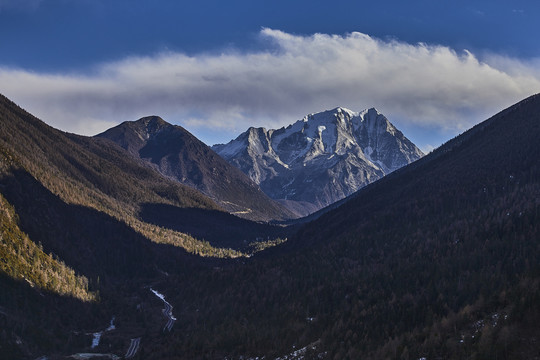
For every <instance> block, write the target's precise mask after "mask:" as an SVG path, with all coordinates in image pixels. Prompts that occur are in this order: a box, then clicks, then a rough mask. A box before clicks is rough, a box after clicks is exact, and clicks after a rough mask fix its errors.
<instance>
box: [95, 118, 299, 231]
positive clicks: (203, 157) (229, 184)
mask: <svg viewBox="0 0 540 360" xmlns="http://www.w3.org/2000/svg"><path fill="white" fill-rule="evenodd" d="M96 137H100V138H106V139H109V140H112V141H114V142H115V143H117V144H118V145H120V146H121V147H123V148H124V149H126V150H127V151H128V152H129V153H130V154H131V155H133V156H135V157H136V158H140V159H143V160H145V162H146V163H148V164H151V165H152V166H153V167H154V168H156V169H157V170H159V171H160V172H161V173H162V174H163V175H165V176H169V177H171V178H173V179H176V180H177V181H179V182H180V183H182V184H185V185H188V186H191V187H193V188H195V189H198V190H200V191H202V192H203V193H205V194H206V195H208V196H210V197H211V198H212V199H213V200H214V201H216V202H217V203H219V204H220V205H221V206H222V207H223V208H224V209H226V210H228V211H230V212H232V213H233V214H236V215H238V216H241V217H244V218H247V219H251V220H256V221H261V220H262V221H269V220H285V219H289V218H291V217H292V216H293V214H291V213H290V212H289V211H288V210H287V209H285V208H284V207H282V206H281V205H279V204H278V203H277V202H275V201H273V200H272V199H270V198H269V197H268V196H266V195H265V194H264V193H263V192H262V191H261V189H260V188H259V186H258V185H257V184H255V183H254V182H253V181H251V179H249V178H248V177H247V175H245V174H244V173H243V172H242V171H240V170H238V169H237V168H236V167H234V166H232V165H230V164H229V163H228V162H227V161H225V160H224V159H222V158H221V157H220V156H219V155H218V154H216V153H215V152H214V151H213V150H212V149H210V148H209V147H208V146H207V145H206V144H204V143H203V142H201V141H200V140H199V139H197V138H196V137H195V136H193V135H192V134H190V133H189V132H188V131H187V130H186V129H184V128H182V127H181V126H176V125H172V124H169V123H167V122H166V121H164V120H163V119H161V118H160V117H157V116H150V117H145V118H142V119H140V120H137V121H126V122H123V123H122V124H120V125H118V126H116V127H114V128H112V129H109V130H107V131H105V132H103V133H101V134H99V135H96Z"/></svg>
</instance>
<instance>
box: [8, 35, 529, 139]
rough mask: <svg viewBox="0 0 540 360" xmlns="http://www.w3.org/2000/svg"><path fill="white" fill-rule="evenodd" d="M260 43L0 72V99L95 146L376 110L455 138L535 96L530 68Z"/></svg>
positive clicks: (371, 42) (413, 51) (377, 45)
mask: <svg viewBox="0 0 540 360" xmlns="http://www.w3.org/2000/svg"><path fill="white" fill-rule="evenodd" d="M260 38H261V39H262V41H263V49H262V50H261V49H259V50H250V51H240V50H227V51H224V52H222V53H201V54H197V55H191V56H190V55H187V54H183V53H175V52H166V53H161V54H157V55H155V56H150V57H129V58H126V59H123V60H120V61H116V62H111V63H107V64H101V65H99V66H96V68H95V69H93V71H91V72H89V73H63V74H51V73H36V72H31V71H26V70H23V69H13V68H0V84H2V88H1V90H0V91H2V92H3V93H4V94H5V95H7V96H9V97H11V98H13V99H14V100H15V101H17V102H18V103H19V104H20V105H22V106H23V107H25V108H26V109H28V110H29V111H31V112H33V113H35V114H36V115H38V116H40V117H41V118H43V119H45V120H46V121H48V122H49V123H51V124H52V125H53V126H56V127H59V128H61V129H64V130H67V131H73V132H77V133H82V134H95V133H97V132H99V131H101V130H104V129H105V128H107V127H110V126H111V125H113V124H117V123H119V122H121V121H123V120H132V119H136V118H138V117H141V116H144V115H149V114H159V115H161V116H163V117H164V118H166V119H168V120H169V121H173V122H177V123H181V124H182V125H184V126H186V127H188V128H190V129H200V130H204V129H214V130H215V129H219V131H220V132H222V134H226V136H227V137H226V138H221V139H215V141H216V142H218V141H219V142H224V141H227V140H229V139H230V138H232V137H233V136H234V135H235V134H238V133H239V132H240V131H241V130H243V129H245V128H246V127H248V126H266V127H278V126H281V125H284V124H287V123H290V122H292V121H294V120H296V119H299V118H300V117H302V116H303V115H304V114H305V113H309V112H313V111H319V110H322V109H328V108H332V107H335V106H338V105H339V106H346V107H351V108H363V107H370V106H376V107H377V108H379V109H381V110H382V111H384V113H385V114H387V115H388V116H389V118H391V119H393V120H394V121H396V122H397V123H399V124H401V125H402V126H403V124H405V125H408V126H420V127H426V128H428V127H429V128H434V129H439V130H441V131H442V130H445V131H451V132H452V131H454V132H457V131H460V130H463V129H465V128H466V127H468V126H470V125H471V124H472V123H473V122H475V121H477V120H478V119H479V118H482V117H485V116H486V115H487V114H489V113H493V112H495V111H497V110H500V109H501V108H502V107H504V106H506V105H509V104H511V103H513V102H515V101H516V100H518V99H520V98H523V97H525V96H527V95H530V94H532V93H535V92H539V91H540V73H539V72H538V71H537V70H536V67H535V66H534V64H535V62H536V60H530V61H523V60H520V59H517V58H510V57H506V56H500V55H497V56H496V55H493V56H486V57H485V58H482V61H481V60H479V58H478V57H477V56H475V55H474V54H472V53H471V52H469V51H466V50H464V51H462V52H456V51H455V50H453V49H451V48H448V47H445V46H440V45H428V44H423V43H419V44H408V43H405V42H401V41H399V40H393V39H390V40H381V39H377V38H373V37H370V36H368V35H365V34H362V33H358V32H354V33H350V34H346V35H343V36H341V35H326V34H314V35H310V36H302V35H293V34H289V33H285V32H282V31H279V30H273V29H267V28H264V29H262V30H261V32H260ZM195 133H197V131H195ZM222 136H225V135H222ZM203 140H207V141H208V140H209V139H203Z"/></svg>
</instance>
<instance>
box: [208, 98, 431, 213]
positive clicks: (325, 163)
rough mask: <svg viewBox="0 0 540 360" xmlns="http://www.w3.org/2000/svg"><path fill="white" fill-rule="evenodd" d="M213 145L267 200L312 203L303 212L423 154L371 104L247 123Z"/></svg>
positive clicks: (344, 194) (337, 198)
mask: <svg viewBox="0 0 540 360" xmlns="http://www.w3.org/2000/svg"><path fill="white" fill-rule="evenodd" d="M212 148H213V149H214V150H215V151H216V152H217V153H218V154H219V155H221V156H223V158H224V159H226V160H227V161H229V162H230V163H231V164H233V165H235V166H236V167H238V168H239V169H241V170H242V171H243V172H244V173H246V174H247V175H249V176H250V178H251V179H253V180H254V181H255V182H256V183H258V184H259V185H260V186H261V188H262V189H263V191H264V192H265V193H267V194H268V195H269V196H270V197H271V198H273V199H276V200H280V201H282V202H286V201H291V200H292V201H299V202H304V203H307V204H311V206H307V207H306V210H307V211H305V212H304V213H302V215H307V214H308V213H311V212H313V211H315V210H318V209H320V208H322V207H324V206H327V205H330V204H331V203H333V202H335V201H338V200H341V199H343V198H345V197H346V196H348V195H350V194H352V193H353V192H355V191H356V190H358V189H360V188H361V187H363V186H365V185H366V184H368V183H370V182H372V181H374V180H376V179H378V178H380V177H382V176H384V175H385V174H388V173H390V172H392V171H394V170H396V169H397V168H399V167H401V166H404V165H406V164H408V163H410V162H412V161H415V160H417V159H419V158H420V157H422V156H423V153H422V152H421V151H420V149H418V148H417V147H416V146H415V145H414V144H413V143H412V142H411V141H410V140H408V139H407V138H406V137H405V136H404V135H403V133H402V132H401V131H399V130H398V129H396V128H395V126H394V125H392V124H391V123H390V122H389V121H388V119H387V118H386V117H385V116H384V115H382V114H381V113H379V112H378V111H377V110H376V109H375V108H370V109H366V110H364V111H361V112H353V111H351V110H348V109H345V108H342V107H337V108H335V109H332V110H327V111H323V112H319V113H316V114H309V115H307V116H305V117H304V118H303V119H302V120H298V121H296V122H295V123H293V124H291V125H289V126H287V127H283V128H280V129H277V130H276V129H269V130H267V129H265V128H254V127H251V128H249V129H248V130H247V131H245V132H244V133H242V134H240V135H239V136H238V137H237V138H236V139H234V140H232V141H230V142H229V143H227V144H218V145H214V146H213V147H212Z"/></svg>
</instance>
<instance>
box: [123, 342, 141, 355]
mask: <svg viewBox="0 0 540 360" xmlns="http://www.w3.org/2000/svg"><path fill="white" fill-rule="evenodd" d="M140 344H141V338H140V337H139V338H134V339H131V343H130V344H129V348H128V350H127V352H126V356H125V358H126V359H131V358H132V357H134V356H135V354H136V353H137V351H138V350H139V345H140Z"/></svg>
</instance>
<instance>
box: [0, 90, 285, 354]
mask: <svg viewBox="0 0 540 360" xmlns="http://www.w3.org/2000/svg"><path fill="white" fill-rule="evenodd" d="M161 212H162V213H161ZM177 214H181V215H182V217H183V218H182V219H179V220H181V221H175V222H174V224H171V217H173V216H175V215H177ZM163 215H166V216H163ZM186 219H189V222H187V221H186ZM216 221H219V222H221V223H232V224H235V225H236V227H235V228H234V229H229V228H225V229H221V230H222V231H221V232H220V233H219V236H218V234H208V228H209V227H211V226H213V225H214V224H216ZM218 224H219V223H218ZM238 229H241V230H240V231H239V230H238ZM269 229H271V230H272V231H274V230H275V229H276V228H270V227H269V226H268V225H263V224H256V223H252V222H249V221H247V220H244V219H239V218H237V217H234V216H232V215H230V214H228V213H226V212H224V211H222V210H220V207H219V206H218V205H216V204H215V203H214V202H213V201H212V200H210V199H209V198H207V197H206V196H204V195H202V194H200V193H199V192H197V191H196V190H193V189H191V188H190V187H187V186H184V185H181V184H179V183H178V182H176V181H173V180H170V179H166V178H164V177H163V176H162V175H161V174H159V173H158V172H157V171H155V170H153V169H150V168H148V167H147V166H145V165H144V164H142V162H140V160H135V159H133V158H132V157H131V156H129V155H128V154H127V153H126V151H125V150H123V149H122V148H120V147H119V146H117V145H116V144H113V143H112V142H110V141H108V140H106V139H93V138H87V137H82V136H77V135H72V134H66V133H63V132H61V131H58V130H56V129H53V128H51V127H50V126H48V125H46V124H45V123H43V122H42V121H40V120H39V119H37V118H35V117H33V116H32V115H30V114H28V113H27V112H25V111H24V110H22V109H21V108H19V107H18V106H16V105H15V104H14V103H13V102H11V101H9V100H8V99H7V98H5V97H3V96H0V247H1V250H0V254H1V255H2V258H1V259H0V262H1V263H0V328H1V329H2V332H0V354H1V355H2V356H5V357H6V358H13V359H19V358H31V359H34V358H36V357H37V356H39V355H43V354H48V355H54V354H59V353H60V354H69V352H70V351H75V350H79V351H80V350H84V349H86V350H87V349H89V346H90V343H91V342H90V339H89V336H88V335H85V334H86V333H88V332H89V330H94V329H99V327H97V325H96V324H100V325H99V326H103V324H107V323H108V322H109V321H110V319H111V316H113V315H116V317H117V319H118V321H119V322H123V323H124V325H123V326H118V330H117V332H116V333H115V334H117V335H115V336H116V337H117V340H116V347H115V348H114V351H118V353H119V354H121V353H122V351H125V349H126V348H127V346H128V344H129V336H132V335H133V334H135V335H139V336H141V335H142V334H143V333H144V332H145V331H148V328H149V327H151V326H153V325H154V324H155V325H156V329H157V330H156V331H155V332H156V333H159V331H160V322H161V312H160V310H159V308H158V309H157V310H156V311H150V312H149V314H148V315H147V316H146V317H145V319H144V323H143V324H142V320H141V319H140V318H134V317H133V316H134V314H136V306H137V304H138V303H137V302H139V303H141V302H142V301H143V300H144V297H141V296H142V295H144V296H146V297H149V296H153V295H152V294H151V293H150V292H149V290H148V289H147V288H144V286H148V285H149V284H151V283H152V282H153V281H155V279H156V278H159V277H163V276H165V275H164V274H166V273H168V272H170V273H177V274H183V276H189V274H191V273H197V272H198V271H202V270H204V269H205V268H206V267H210V268H211V267H213V266H214V265H215V264H219V263H220V262H219V261H218V260H216V259H202V258H201V257H199V256H195V255H191V254H188V253H187V252H186V250H187V251H189V252H191V253H195V254H199V255H205V256H218V257H235V256H239V255H241V254H240V253H239V252H238V251H236V250H231V249H229V247H236V248H240V247H242V248H245V247H246V244H249V243H250V242H253V241H254V240H256V239H257V238H263V237H264V238H265V239H266V236H267V235H268V234H269V232H268V231H269ZM187 230H189V232H190V233H191V234H193V235H196V234H202V235H204V236H205V237H207V239H206V240H208V241H201V240H200V239H196V238H193V237H192V236H190V235H187V234H185V232H186V231H187ZM277 230H279V229H277ZM203 231H204V233H203ZM201 269H202V270H201ZM141 294H142V295H141ZM73 297H76V298H77V300H75V299H74V298H73ZM156 306H159V302H157V305H156ZM149 309H152V308H151V307H150V306H149ZM124 313H125V314H124ZM137 321H138V322H137ZM154 321H155V323H154ZM73 334H76V335H73ZM119 334H120V335H119ZM126 342H127V343H126ZM2 356H0V357H2ZM2 358H3V357H2ZM50 358H55V357H54V356H53V357H50Z"/></svg>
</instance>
